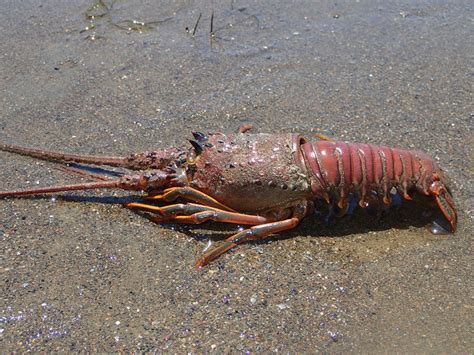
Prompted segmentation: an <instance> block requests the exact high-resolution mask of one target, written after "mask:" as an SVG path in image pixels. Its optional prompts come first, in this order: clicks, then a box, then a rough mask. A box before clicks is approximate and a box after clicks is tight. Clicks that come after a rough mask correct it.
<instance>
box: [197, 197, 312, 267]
mask: <svg viewBox="0 0 474 355" xmlns="http://www.w3.org/2000/svg"><path fill="white" fill-rule="evenodd" d="M308 209H309V208H308V202H301V203H300V204H298V205H297V206H295V207H294V209H293V217H291V218H288V219H284V220H281V221H276V222H271V223H265V224H260V225H258V226H254V227H251V228H249V229H245V230H243V231H241V232H239V233H237V234H234V235H233V236H231V237H229V238H227V239H226V240H225V241H224V242H223V243H222V244H221V245H219V246H217V247H215V248H212V249H211V250H209V251H207V252H206V253H204V254H203V255H202V256H201V257H200V258H199V259H198V261H197V262H196V264H195V268H196V269H200V268H201V267H203V266H205V265H207V264H209V263H210V262H211V261H213V260H215V259H216V258H218V257H219V256H221V255H222V254H224V253H225V252H227V251H229V250H230V249H232V248H235V247H236V246H238V245H239V244H242V243H244V242H248V241H251V240H257V239H263V238H266V237H268V236H269V235H271V234H273V233H278V232H282V231H285V230H289V229H293V228H295V227H296V226H297V225H298V224H299V223H300V221H301V220H302V219H303V218H304V217H305V216H306V215H307V213H308Z"/></svg>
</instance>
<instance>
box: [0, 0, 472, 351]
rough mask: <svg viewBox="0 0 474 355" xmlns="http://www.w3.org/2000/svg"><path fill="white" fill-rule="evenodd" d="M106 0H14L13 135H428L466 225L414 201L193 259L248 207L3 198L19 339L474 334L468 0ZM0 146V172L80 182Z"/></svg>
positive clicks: (309, 342) (308, 341) (236, 342)
mask: <svg viewBox="0 0 474 355" xmlns="http://www.w3.org/2000/svg"><path fill="white" fill-rule="evenodd" d="M106 4H110V2H106ZM92 5H94V2H92V1H75V2H61V1H53V0H44V1H41V5H38V2H37V1H22V2H17V1H3V2H2V4H1V5H0V29H1V31H0V36H1V41H0V91H1V101H0V102H1V105H0V141H2V142H6V143H15V144H19V145H24V146H33V147H41V148H47V149H55V150H64V151H70V152H79V153H88V154H109V155H110V154H114V155H124V154H127V153H131V152H139V151H143V150H147V149H152V148H155V147H158V148H159V147H168V146H172V145H174V146H176V145H182V144H185V143H186V139H187V138H189V137H190V132H191V131H192V130H201V131H215V130H219V131H224V132H229V131H235V130H236V129H237V127H238V126H239V125H241V124H242V123H247V122H250V123H253V125H254V127H255V128H254V131H255V132H300V133H304V134H306V135H307V136H308V137H311V136H312V135H313V134H314V133H316V132H320V133H324V134H326V135H329V136H332V137H335V138H340V139H344V140H349V141H362V142H370V143H375V144H385V145H391V146H398V147H402V148H408V149H419V150H423V151H426V152H427V153H429V154H431V155H432V156H434V157H435V159H436V160H437V161H439V164H440V165H441V166H442V167H443V168H444V169H445V170H446V171H447V173H448V174H449V176H450V178H451V183H452V188H453V190H454V197H455V200H456V202H457V204H458V211H459V218H460V222H459V230H458V231H457V232H456V234H455V235H448V236H434V235H431V234H430V233H429V232H428V231H427V230H426V228H425V226H426V225H427V224H428V223H429V221H430V219H431V218H430V217H429V216H428V217H427V216H426V211H427V210H428V209H429V208H428V207H427V205H426V204H415V203H405V204H404V205H403V207H402V208H401V209H399V210H398V211H394V212H393V213H391V214H389V215H387V216H384V217H382V218H379V219H377V218H374V217H371V216H367V215H366V214H365V213H364V212H363V211H358V212H357V213H356V215H355V216H354V217H353V218H350V219H347V218H345V219H342V220H337V221H335V222H334V223H332V224H331V225H329V226H327V225H326V224H325V223H324V222H323V221H322V220H320V219H317V218H306V219H305V220H304V221H303V223H301V225H300V226H298V228H296V229H294V230H292V231H290V232H288V233H284V234H282V235H279V236H275V237H272V238H270V239H269V240H267V241H264V242H259V243H249V244H245V245H242V246H240V247H239V248H238V249H236V250H235V251H233V252H230V253H227V254H226V255H224V256H222V257H221V258H220V259H218V260H217V261H216V262H214V263H212V264H211V265H209V266H208V267H206V268H204V269H203V270H202V271H200V272H194V271H193V269H192V266H193V264H194V261H195V260H196V258H197V257H198V256H199V255H200V254H201V253H202V251H203V249H204V248H205V247H206V246H207V244H208V242H209V241H212V242H213V243H218V242H219V240H220V238H224V237H225V236H226V235H228V234H230V233H232V232H233V231H235V229H236V228H235V227H233V226H222V225H218V224H206V225H203V226H200V227H199V228H191V227H186V226H184V227H182V226H175V225H163V226H160V225H155V224H153V223H151V222H150V221H148V220H147V219H145V218H143V217H142V216H140V215H138V214H136V213H133V212H132V211H129V210H126V209H124V208H122V207H121V205H120V203H114V202H121V201H122V198H121V196H124V195H126V194H124V193H120V192H115V191H113V192H110V191H109V192H106V191H102V192H86V193H71V194H68V196H69V197H68V198H60V196H56V198H54V199H53V198H51V197H44V198H24V199H7V200H1V201H0V220H1V221H2V223H1V226H0V236H1V245H2V248H1V250H2V253H1V254H2V259H1V270H2V274H1V275H2V277H1V282H2V287H1V293H2V296H1V305H0V306H1V307H0V312H1V313H0V319H1V324H0V334H1V338H2V343H3V344H2V348H3V349H4V351H8V352H11V351H27V350H31V351H61V350H62V351H80V350H85V351H147V350H152V351H160V352H161V351H170V352H183V351H192V352H204V351H206V352H208V351H209V352H224V351H241V352H244V351H245V352H247V351H249V352H270V351H274V352H276V351H284V352H301V351H305V352H313V351H322V352H329V353H341V352H346V351H354V352H368V353H380V352H389V353H393V352H409V353H447V352H455V353H470V352H472V349H473V346H474V344H473V343H474V342H473V340H472V330H473V328H472V318H473V303H474V302H473V294H472V289H473V277H472V229H473V224H474V223H473V201H474V194H473V191H474V189H473V170H474V164H473V158H472V157H473V156H474V155H473V146H474V144H473V143H474V139H473V133H472V128H473V118H472V112H473V106H472V91H471V90H472V71H470V70H471V69H472V64H473V63H472V29H471V28H470V22H469V13H471V14H472V10H473V6H472V4H470V3H469V2H468V1H449V2H447V3H446V4H440V3H439V2H437V1H397V2H390V3H389V4H387V3H385V2H379V1H374V0H368V1H358V2H353V1H338V2H337V3H335V2H326V1H325V2H321V3H319V2H318V3H317V4H316V3H314V2H312V1H299V2H291V3H289V2H286V1H273V2H268V3H256V2H253V1H237V0H235V1H228V2H225V3H222V4H221V3H220V2H217V3H216V2H214V3H212V2H204V1H202V2H199V1H196V2H194V1H193V2H189V1H169V2H160V3H156V2H155V1H149V0H144V1H139V2H132V1H116V2H115V3H114V5H113V7H112V8H111V9H109V10H106V9H105V8H104V7H103V6H100V3H96V5H97V6H95V7H94V8H90V7H91V6H92ZM212 13H213V14H214V15H213V31H214V37H213V38H212V39H211V38H210V34H209V31H210V26H211V14H212ZM200 14H201V16H200ZM91 16H94V18H93V19H91V18H90V17H91ZM88 17H89V18H88ZM199 17H200V20H199V23H198V25H197V27H196V22H197V20H198V18H199ZM134 20H135V21H138V23H137V22H135V23H134V22H133V21H134ZM140 21H143V22H146V24H145V25H141V24H140V23H139V22H140ZM128 28H131V30H128ZM186 28H187V29H188V30H186ZM194 31H195V34H194V36H193V35H192V32H194ZM140 32H141V33H140ZM0 164H1V166H2V169H1V171H0V180H1V183H0V190H6V189H12V188H20V187H28V186H30V187H31V186H47V185H50V184H53V183H61V184H63V183H68V182H73V181H78V180H79V181H80V178H79V177H77V176H71V175H68V174H66V173H64V172H63V171H61V170H57V169H55V167H56V165H55V164H52V163H48V162H40V161H37V160H34V159H31V158H27V157H21V156H18V155H14V154H9V153H3V152H1V153H0Z"/></svg>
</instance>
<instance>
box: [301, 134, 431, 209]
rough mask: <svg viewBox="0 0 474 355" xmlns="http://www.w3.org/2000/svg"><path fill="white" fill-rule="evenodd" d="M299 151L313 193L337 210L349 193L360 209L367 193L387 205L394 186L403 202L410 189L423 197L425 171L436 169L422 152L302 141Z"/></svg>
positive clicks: (344, 143)
mask: <svg viewBox="0 0 474 355" xmlns="http://www.w3.org/2000/svg"><path fill="white" fill-rule="evenodd" d="M301 150H302V151H303V153H304V157H305V161H306V164H307V167H308V170H309V171H310V173H311V175H312V177H313V184H312V191H313V193H314V194H315V195H320V196H319V197H322V198H324V199H325V200H327V201H329V200H331V199H332V200H333V201H334V200H335V202H336V203H338V204H339V207H341V208H343V207H345V206H346V204H347V196H348V195H349V193H357V194H358V196H359V204H360V205H361V207H364V206H365V203H364V201H365V199H366V197H367V195H368V194H369V193H370V192H371V191H375V192H377V193H378V194H380V195H381V196H382V198H383V201H384V203H385V204H390V201H391V198H390V192H391V190H392V188H394V187H395V188H396V189H397V191H398V192H399V193H400V194H401V195H403V196H404V197H405V198H406V199H410V195H409V192H411V191H413V190H417V191H418V192H421V193H423V194H426V195H427V194H428V188H429V184H430V183H431V181H430V180H429V179H430V177H429V176H427V174H426V172H429V171H431V172H433V171H435V169H436V167H435V166H434V164H433V161H432V160H431V158H429V157H428V156H426V155H425V154H423V153H420V152H413V151H407V150H403V149H396V148H389V147H385V146H377V145H373V144H362V143H347V142H343V141H336V142H330V141H329V142H328V141H315V142H304V143H303V144H302V145H301Z"/></svg>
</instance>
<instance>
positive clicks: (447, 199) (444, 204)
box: [436, 188, 458, 232]
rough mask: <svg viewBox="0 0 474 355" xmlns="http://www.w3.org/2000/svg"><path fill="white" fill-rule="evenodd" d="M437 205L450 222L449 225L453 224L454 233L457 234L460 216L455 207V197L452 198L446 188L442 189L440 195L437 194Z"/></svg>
mask: <svg viewBox="0 0 474 355" xmlns="http://www.w3.org/2000/svg"><path fill="white" fill-rule="evenodd" d="M436 203H437V204H438V207H439V208H440V210H441V212H443V215H444V217H445V218H446V219H447V220H448V222H449V224H451V229H452V231H453V232H455V231H456V225H457V220H458V216H457V213H456V207H455V206H454V201H453V196H451V194H450V193H449V192H448V190H447V189H446V188H444V189H440V191H439V193H438V194H436Z"/></svg>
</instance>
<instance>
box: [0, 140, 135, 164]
mask: <svg viewBox="0 0 474 355" xmlns="http://www.w3.org/2000/svg"><path fill="white" fill-rule="evenodd" d="M0 150H3V151H5V152H10V153H17V154H21V155H26V156H30V157H34V158H38V159H42V160H49V161H53V162H74V163H83V164H95V165H109V166H117V167H121V166H125V165H126V158H124V157H115V156H95V155H81V154H70V153H61V152H53V151H50V150H43V149H34V148H25V147H20V146H17V145H10V144H3V143H0Z"/></svg>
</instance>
